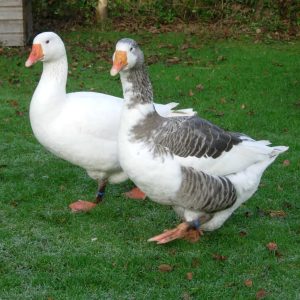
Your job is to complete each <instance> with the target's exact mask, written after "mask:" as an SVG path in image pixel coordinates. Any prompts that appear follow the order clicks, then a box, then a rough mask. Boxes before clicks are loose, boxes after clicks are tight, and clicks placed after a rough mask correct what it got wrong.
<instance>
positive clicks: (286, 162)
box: [282, 159, 291, 167]
mask: <svg viewBox="0 0 300 300" xmlns="http://www.w3.org/2000/svg"><path fill="white" fill-rule="evenodd" d="M282 164H283V165H284V166H285V167H287V166H289V165H290V164H291V162H290V161H289V160H288V159H285V160H284V161H283V163H282Z"/></svg>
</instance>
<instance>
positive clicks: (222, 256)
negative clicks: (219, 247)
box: [212, 253, 228, 261]
mask: <svg viewBox="0 0 300 300" xmlns="http://www.w3.org/2000/svg"><path fill="white" fill-rule="evenodd" d="M212 257H213V259H215V260H221V261H224V260H226V259H227V258H228V257H227V256H224V255H220V254H218V253H215V254H213V256H212Z"/></svg>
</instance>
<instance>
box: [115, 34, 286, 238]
mask: <svg viewBox="0 0 300 300" xmlns="http://www.w3.org/2000/svg"><path fill="white" fill-rule="evenodd" d="M119 72H120V76H121V81H122V86H123V94H124V99H125V102H124V106H123V110H122V115H121V125H120V132H119V160H120V163H121V166H122V168H123V170H124V171H125V172H126V173H127V174H128V176H129V178H130V179H131V180H132V181H133V182H134V183H135V184H136V185H137V186H138V187H139V188H140V189H141V190H143V191H144V192H145V193H146V194H147V196H149V197H150V198H151V199H152V200H154V201H156V202H158V203H161V204H165V205H171V206H172V207H173V208H174V209H175V211H176V212H177V213H178V214H179V215H180V216H181V217H182V218H183V220H184V222H183V223H181V224H180V225H179V226H177V227H176V228H175V229H172V230H168V231H166V232H164V233H162V234H160V235H158V236H155V237H153V238H151V239H149V241H155V242H157V243H158V244H163V243H167V242H169V241H171V240H174V239H178V238H183V237H185V238H188V237H189V238H192V239H194V238H195V233H198V236H197V238H198V237H199V234H200V233H201V231H200V230H215V229H217V228H219V227H220V226H222V224H223V223H224V222H225V221H226V220H227V219H228V218H229V216H230V215H231V214H232V212H233V211H234V210H235V209H237V208H238V207H239V206H240V205H241V204H242V203H243V202H245V201H246V200H247V199H249V198H250V197H251V196H252V195H253V194H254V192H255V191H256V190H257V188H258V185H259V182H260V178H261V176H262V174H263V172H264V171H265V169H266V168H267V167H268V166H269V165H270V164H271V163H272V162H273V161H274V160H275V159H276V157H277V156H278V155H279V154H280V153H282V152H284V151H286V150H287V149H288V147H285V146H278V147H270V146H268V144H269V142H266V141H255V140H253V139H251V138H250V137H248V136H245V135H242V134H238V133H230V132H226V131H224V130H222V129H221V128H219V127H217V126H215V125H213V124H211V123H209V122H208V121H205V120H203V119H201V118H198V117H178V118H172V119H166V118H164V117H161V116H160V115H159V114H157V112H156V109H155V107H154V106H153V102H152V100H153V95H152V87H151V83H150V80H149V77H148V74H147V71H146V68H145V66H144V56H143V53H142V51H141V50H140V48H139V46H138V45H137V43H136V42H135V41H133V40H131V39H122V40H120V41H119V42H118V43H117V45H116V51H115V53H114V56H113V67H112V69H111V75H112V76H114V75H116V74H117V73H119ZM195 229H196V230H195ZM191 233H193V234H192V235H191Z"/></svg>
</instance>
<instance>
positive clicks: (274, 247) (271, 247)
mask: <svg viewBox="0 0 300 300" xmlns="http://www.w3.org/2000/svg"><path fill="white" fill-rule="evenodd" d="M266 247H267V249H268V250H269V251H275V250H277V248H278V246H277V244H276V243H274V242H270V243H268V244H267V245H266Z"/></svg>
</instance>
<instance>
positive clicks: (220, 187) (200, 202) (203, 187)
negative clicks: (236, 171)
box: [175, 167, 237, 213]
mask: <svg viewBox="0 0 300 300" xmlns="http://www.w3.org/2000/svg"><path fill="white" fill-rule="evenodd" d="M182 175H183V178H182V183H181V186H180V189H179V191H178V193H177V195H176V200H175V201H176V204H177V205H179V206H181V207H184V208H187V209H192V210H201V211H204V212H207V213H214V212H217V211H220V210H224V209H226V208H229V207H231V206H232V205H233V204H234V203H235V201H236V199H237V195H236V190H235V188H234V186H233V184H232V183H231V181H230V180H229V179H227V178H226V177H222V176H211V175H208V174H205V173H203V172H197V171H195V170H194V169H193V168H185V167H182Z"/></svg>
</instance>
